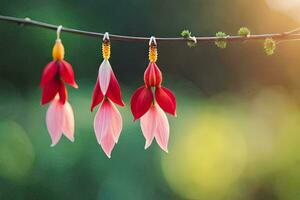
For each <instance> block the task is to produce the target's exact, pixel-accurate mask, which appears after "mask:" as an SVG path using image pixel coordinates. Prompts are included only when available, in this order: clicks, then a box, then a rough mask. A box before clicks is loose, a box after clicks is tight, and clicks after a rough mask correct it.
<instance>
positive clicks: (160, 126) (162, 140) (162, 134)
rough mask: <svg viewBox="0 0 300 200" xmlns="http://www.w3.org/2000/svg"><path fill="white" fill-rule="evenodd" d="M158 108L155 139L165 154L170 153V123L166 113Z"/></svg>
mask: <svg viewBox="0 0 300 200" xmlns="http://www.w3.org/2000/svg"><path fill="white" fill-rule="evenodd" d="M155 108H156V117H155V118H156V123H157V124H156V131H155V136H154V137H155V139H156V142H157V144H158V145H159V146H160V148H162V149H163V150H164V151H165V152H168V142H169V129H170V128H169V121H168V118H167V116H166V114H165V113H164V111H163V110H162V109H161V108H160V107H159V106H158V105H156V106H155Z"/></svg>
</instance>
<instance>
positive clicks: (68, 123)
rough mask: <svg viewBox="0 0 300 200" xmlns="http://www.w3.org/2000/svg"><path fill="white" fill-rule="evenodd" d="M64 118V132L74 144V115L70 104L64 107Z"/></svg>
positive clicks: (67, 103)
mask: <svg viewBox="0 0 300 200" xmlns="http://www.w3.org/2000/svg"><path fill="white" fill-rule="evenodd" d="M63 108H64V118H63V126H62V132H63V134H64V135H65V136H66V137H67V138H68V139H69V140H70V141H72V142H74V113H73V109H72V107H71V105H70V104H69V102H66V103H65V104H64V105H63Z"/></svg>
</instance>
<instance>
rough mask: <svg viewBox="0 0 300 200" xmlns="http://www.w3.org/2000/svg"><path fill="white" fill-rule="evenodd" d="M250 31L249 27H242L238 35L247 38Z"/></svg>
mask: <svg viewBox="0 0 300 200" xmlns="http://www.w3.org/2000/svg"><path fill="white" fill-rule="evenodd" d="M250 33H251V32H250V30H249V29H248V28H247V27H241V28H240V29H239V31H238V35H240V36H244V37H247V36H249V35H250Z"/></svg>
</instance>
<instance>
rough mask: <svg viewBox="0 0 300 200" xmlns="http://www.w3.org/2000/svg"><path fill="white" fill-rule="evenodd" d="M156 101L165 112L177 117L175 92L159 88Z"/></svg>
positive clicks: (156, 92) (156, 91)
mask: <svg viewBox="0 0 300 200" xmlns="http://www.w3.org/2000/svg"><path fill="white" fill-rule="evenodd" d="M155 99H156V101H157V103H158V105H159V106H160V107H161V108H162V109H163V110H164V111H165V112H167V113H170V114H171V115H176V99H175V95H174V94H173V92H171V91H170V90H169V89H167V88H165V87H158V88H156V90H155Z"/></svg>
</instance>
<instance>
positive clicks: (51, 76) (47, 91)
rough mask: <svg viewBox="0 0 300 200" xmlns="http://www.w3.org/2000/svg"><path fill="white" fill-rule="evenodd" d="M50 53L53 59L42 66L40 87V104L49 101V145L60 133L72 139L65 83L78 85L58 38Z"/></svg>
mask: <svg viewBox="0 0 300 200" xmlns="http://www.w3.org/2000/svg"><path fill="white" fill-rule="evenodd" d="M52 54H53V59H54V60H53V61H51V62H50V63H49V64H48V65H47V66H46V67H45V68H44V70H43V73H42V79H41V83H40V87H41V88H42V90H43V93H42V99H41V104H42V105H45V104H47V103H50V106H49V108H48V111H47V115H46V124H47V128H48V131H49V134H50V137H51V139H52V144H51V146H54V145H56V144H57V143H58V142H59V139H60V138H61V136H62V134H64V135H65V136H66V137H67V138H68V139H69V140H71V141H72V142H73V141H74V114H73V110H72V107H71V105H70V104H69V103H68V94H67V89H66V86H65V83H67V84H69V85H70V86H72V87H74V88H78V85H77V84H76V82H75V79H74V71H73V68H72V66H71V64H69V63H68V62H67V61H65V60H64V46H63V44H62V42H61V40H60V39H57V40H56V43H55V45H54V47H53V51H52Z"/></svg>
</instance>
